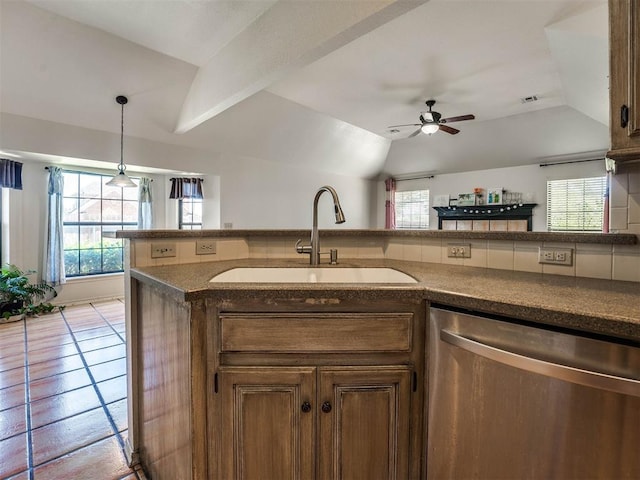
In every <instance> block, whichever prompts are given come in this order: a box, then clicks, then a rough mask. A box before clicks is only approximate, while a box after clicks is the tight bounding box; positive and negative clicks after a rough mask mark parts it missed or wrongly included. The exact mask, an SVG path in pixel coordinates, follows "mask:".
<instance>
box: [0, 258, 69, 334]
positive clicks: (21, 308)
mask: <svg viewBox="0 0 640 480" xmlns="http://www.w3.org/2000/svg"><path fill="white" fill-rule="evenodd" d="M34 273H35V271H33V270H29V271H26V272H23V271H22V270H20V269H19V268H18V267H16V266H15V265H10V264H8V265H5V266H3V267H2V270H1V271H0V315H1V317H0V323H4V322H9V321H16V320H21V319H23V318H24V317H25V315H37V314H40V313H48V312H51V311H53V310H54V309H55V308H56V306H55V305H52V304H51V303H48V302H43V301H42V300H44V299H45V297H46V296H47V295H48V294H52V297H55V296H56V295H57V292H56V290H55V289H54V288H53V287H52V286H51V285H49V284H48V283H46V282H40V283H31V282H30V281H29V278H28V276H29V275H32V274H34Z"/></svg>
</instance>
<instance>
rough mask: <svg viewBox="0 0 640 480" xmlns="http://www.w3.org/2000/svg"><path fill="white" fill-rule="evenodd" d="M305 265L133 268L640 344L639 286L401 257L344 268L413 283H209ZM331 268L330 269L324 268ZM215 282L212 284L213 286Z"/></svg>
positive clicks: (272, 262) (232, 293)
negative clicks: (227, 275) (455, 311)
mask: <svg viewBox="0 0 640 480" xmlns="http://www.w3.org/2000/svg"><path fill="white" fill-rule="evenodd" d="M292 266H299V267H304V266H308V264H307V263H305V262H303V261H301V260H297V259H295V260H294V259H291V260H290V259H268V260H266V259H265V260H261V259H246V260H230V261H220V262H206V263H197V264H181V265H166V266H157V267H143V268H142V267H141V268H134V269H131V276H132V277H133V278H135V279H137V280H140V281H142V282H147V283H151V284H153V285H155V286H156V287H158V288H160V289H162V290H164V291H165V292H166V293H168V294H170V295H172V296H174V297H175V298H176V299H177V300H182V301H192V300H198V299H203V298H206V297H214V298H216V297H217V298H232V299H235V300H242V298H246V297H247V295H251V297H252V298H255V296H256V293H258V292H260V296H263V297H265V298H269V297H274V296H278V297H283V296H287V295H289V296H300V295H308V296H313V297H318V296H340V297H342V298H348V297H356V296H357V297H358V298H365V299H366V298H372V299H374V298H379V297H380V296H389V295H390V296H392V297H393V298H397V299H402V298H407V299H409V298H413V299H415V298H416V297H420V298H424V299H425V300H428V301H430V302H434V303H441V304H446V305H451V306H455V307H459V308H464V309H468V310H474V311H478V312H485V313H490V314H494V315H502V316H506V317H511V318H516V319H521V320H527V321H532V322H536V323H541V324H547V325H554V326H558V327H564V328H570V329H574V330H580V331H586V332H591V333H597V334H603V335H609V336H614V337H619V338H625V339H631V340H634V341H640V284H638V283H636V282H621V281H613V280H598V279H591V278H580V277H565V276H561V275H548V274H545V275H542V274H537V273H527V272H514V271H506V270H495V269H488V268H476V267H462V266H457V265H442V264H434V263H419V262H406V261H398V260H360V259H357V260H356V259H341V262H340V265H337V266H335V267H332V268H340V267H353V266H362V267H374V266H375V267H391V268H395V269H398V270H401V271H403V272H405V273H407V274H409V275H411V276H413V277H414V278H416V279H417V280H418V283H415V284H328V283H322V284H320V283H311V284H301V283H291V284H282V283H280V284H263V283H261V284H255V283H245V284H239V283H229V284H209V280H210V279H211V278H212V277H213V276H215V275H217V274H218V273H221V272H223V271H225V270H228V269H230V268H234V267H292ZM322 266H328V265H322ZM214 285H215V286H214Z"/></svg>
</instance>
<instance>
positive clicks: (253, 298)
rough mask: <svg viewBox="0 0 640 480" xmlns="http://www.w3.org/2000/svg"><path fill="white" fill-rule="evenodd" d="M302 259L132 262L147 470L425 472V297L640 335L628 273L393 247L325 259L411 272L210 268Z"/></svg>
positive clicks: (135, 363)
mask: <svg viewBox="0 0 640 480" xmlns="http://www.w3.org/2000/svg"><path fill="white" fill-rule="evenodd" d="M304 266H307V265H306V263H305V262H304V261H303V260H302V259H299V258H298V259H275V258H269V259H257V258H252V259H235V260H229V261H218V262H202V263H198V264H180V265H162V266H149V267H136V268H131V269H130V272H129V274H130V282H131V288H130V291H131V292H132V295H131V322H130V324H131V329H130V332H129V333H128V334H129V336H128V339H129V340H130V341H131V343H132V345H131V351H132V355H131V358H130V368H131V370H130V375H132V379H133V382H132V383H133V385H134V386H135V387H136V388H134V389H133V390H134V391H133V392H130V400H131V403H132V408H131V409H130V431H132V432H133V434H134V435H135V438H137V440H138V442H137V447H138V450H137V453H139V455H140V460H141V463H142V464H143V466H144V467H145V469H147V471H148V472H149V473H150V474H151V476H152V478H154V479H156V478H157V479H162V478H203V479H204V478H212V479H217V478H252V477H253V475H255V474H256V472H262V473H263V474H264V472H271V473H273V474H274V475H282V476H285V475H286V476H287V478H289V476H291V477H292V478H337V477H338V472H341V471H342V472H344V471H348V469H349V468H355V469H358V471H366V470H364V469H366V468H368V467H370V468H371V469H372V470H371V472H382V473H379V474H380V475H381V477H380V478H385V479H386V478H399V479H400V478H425V476H426V458H425V457H426V455H425V454H424V452H425V445H426V432H427V429H428V425H427V409H428V405H427V400H426V399H427V398H428V378H427V374H426V372H427V371H428V367H427V365H428V360H429V355H428V352H427V351H426V345H427V341H428V339H427V331H428V329H427V321H428V309H429V306H430V305H431V304H439V305H446V306H453V307H457V308H461V309H466V310H470V311H474V312H483V313H487V314H492V315H497V316H500V317H508V318H510V319H515V320H520V321H523V322H525V323H528V324H539V325H546V326H549V327H551V328H555V329H560V330H563V331H567V330H569V331H574V332H586V333H587V334H590V335H595V336H598V337H602V338H604V337H608V338H614V339H619V340H620V341H623V342H627V343H631V344H634V345H638V344H640V288H639V286H638V283H635V282H620V281H611V280H598V279H589V278H580V277H567V276H558V275H542V274H535V273H526V272H515V271H501V270H492V269H486V268H473V267H464V266H457V265H444V264H432V263H422V262H407V261H399V260H385V259H341V261H340V265H337V266H335V267H332V268H341V267H364V268H366V267H374V266H375V267H388V268H394V269H397V270H400V271H402V272H404V273H406V274H408V275H410V276H412V277H413V278H415V279H416V280H417V282H416V283H413V284H314V283H304V284H300V283H285V284H283V283H279V284H268V283H260V284H254V283H243V284H238V283H228V284H211V283H210V282H209V280H210V279H211V278H212V277H214V276H215V275H217V274H219V273H221V272H223V271H226V270H229V269H231V268H235V267H273V268H277V267H304ZM269 419H272V420H269ZM343 427H344V428H343ZM347 432H355V434H354V435H355V436H354V435H351V436H349V435H348V434H347ZM274 438H279V439H281V441H280V442H278V443H277V444H276V445H275V446H274V450H273V451H267V452H264V448H263V447H260V446H261V445H262V446H263V445H264V444H265V442H272V441H273V439H274ZM363 438H367V439H371V442H365V445H367V447H366V448H365V449H362V448H361V447H359V445H361V444H362V439H363ZM266 444H269V443H266ZM134 453H136V452H134ZM367 455H369V456H367ZM359 457H362V458H364V459H365V461H363V462H362V463H356V464H354V463H353V462H352V461H349V462H343V459H344V458H351V459H352V458H359ZM374 460H375V462H374ZM370 475H373V473H371V474H370ZM283 478H284V477H283ZM370 478H376V477H375V476H371V477H370Z"/></svg>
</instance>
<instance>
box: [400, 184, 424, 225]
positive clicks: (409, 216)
mask: <svg viewBox="0 0 640 480" xmlns="http://www.w3.org/2000/svg"><path fill="white" fill-rule="evenodd" d="M395 203H396V228H397V229H428V228H429V190H411V191H406V192H396V194H395Z"/></svg>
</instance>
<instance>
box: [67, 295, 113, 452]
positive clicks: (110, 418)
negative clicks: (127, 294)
mask: <svg viewBox="0 0 640 480" xmlns="http://www.w3.org/2000/svg"><path fill="white" fill-rule="evenodd" d="M90 305H91V307H92V308H93V309H94V311H96V312H97V310H96V308H95V307H94V306H93V304H90ZM97 313H98V315H100V312H97ZM60 314H61V315H62V319H63V320H64V322H65V324H66V325H67V328H68V329H69V333H70V334H71V336H72V337H73V341H74V343H75V346H76V349H77V350H78V353H79V354H80V359H81V360H82V363H83V365H84V367H85V369H86V371H87V375H89V379H90V380H91V385H92V386H93V389H94V390H95V392H96V395H97V396H98V400H99V401H100V405H101V407H102V409H103V411H104V413H105V415H106V416H107V420H108V421H109V424H110V425H111V429H112V430H113V432H114V434H115V437H116V440H117V441H118V444H119V445H120V448H121V449H122V451H123V455H124V440H123V439H122V436H121V435H120V432H119V431H118V426H117V425H116V423H115V421H114V420H113V417H112V416H111V412H109V409H108V408H107V404H106V403H105V402H104V397H103V396H102V392H100V389H99V388H98V385H97V383H98V382H96V381H95V378H94V376H93V373H91V370H90V369H89V364H88V363H87V361H86V359H85V358H84V353H83V352H82V350H80V346H79V345H78V342H77V341H76V336H75V333H74V332H73V330H72V329H71V327H70V326H69V322H68V321H67V318H66V317H65V315H64V310H63V311H61V312H60ZM100 317H101V318H103V319H104V317H102V315H100ZM120 338H122V337H120Z"/></svg>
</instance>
